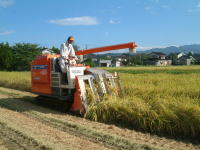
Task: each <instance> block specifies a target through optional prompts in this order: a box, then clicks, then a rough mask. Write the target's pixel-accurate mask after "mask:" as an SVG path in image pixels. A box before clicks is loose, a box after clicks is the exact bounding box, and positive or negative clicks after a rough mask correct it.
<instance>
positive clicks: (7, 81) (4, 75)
mask: <svg viewBox="0 0 200 150" xmlns="http://www.w3.org/2000/svg"><path fill="white" fill-rule="evenodd" d="M0 86H3V87H9V88H13V89H18V90H25V91H30V90H31V73H30V72H5V71H0Z"/></svg>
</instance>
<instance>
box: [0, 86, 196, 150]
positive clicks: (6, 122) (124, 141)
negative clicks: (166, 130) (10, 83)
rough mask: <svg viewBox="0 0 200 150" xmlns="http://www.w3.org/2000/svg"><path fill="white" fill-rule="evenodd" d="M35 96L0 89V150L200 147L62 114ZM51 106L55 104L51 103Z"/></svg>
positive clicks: (187, 149)
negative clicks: (37, 99)
mask: <svg viewBox="0 0 200 150" xmlns="http://www.w3.org/2000/svg"><path fill="white" fill-rule="evenodd" d="M35 98H36V95H34V94H31V93H29V92H23V91H18V90H13V89H8V88H3V87H0V149H1V150H7V149H29V150H30V149H70V150H71V149H74V150H75V149H87V150H88V149H91V150H94V149H95V150H101V149H148V150H149V149H169V150H171V149H174V150H197V149H200V146H199V145H193V144H191V143H189V142H183V141H178V140H175V139H170V138H166V137H159V136H156V135H151V134H148V133H142V132H138V131H135V130H129V129H126V128H120V127H117V126H115V125H108V124H103V123H98V122H93V121H89V120H86V119H84V118H81V117H78V116H75V115H72V114H66V113H62V112H60V111H58V110H57V106H55V107H53V108H52V104H51V105H49V104H48V105H46V104H45V103H43V102H41V100H40V101H36V100H35ZM53 106H54V104H53Z"/></svg>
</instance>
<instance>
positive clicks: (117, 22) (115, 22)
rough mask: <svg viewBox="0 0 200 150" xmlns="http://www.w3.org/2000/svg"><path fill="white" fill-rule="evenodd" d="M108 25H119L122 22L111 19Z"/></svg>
mask: <svg viewBox="0 0 200 150" xmlns="http://www.w3.org/2000/svg"><path fill="white" fill-rule="evenodd" d="M108 23H110V24H119V23H120V21H119V20H113V19H110V20H109V21H108Z"/></svg>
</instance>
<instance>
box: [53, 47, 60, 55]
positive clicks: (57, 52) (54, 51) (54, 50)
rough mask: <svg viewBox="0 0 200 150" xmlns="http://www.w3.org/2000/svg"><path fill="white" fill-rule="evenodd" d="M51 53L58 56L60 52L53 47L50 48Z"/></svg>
mask: <svg viewBox="0 0 200 150" xmlns="http://www.w3.org/2000/svg"><path fill="white" fill-rule="evenodd" d="M51 51H52V52H53V53H56V54H60V50H59V49H58V48H56V47H54V46H53V47H52V48H51Z"/></svg>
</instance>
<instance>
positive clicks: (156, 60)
mask: <svg viewBox="0 0 200 150" xmlns="http://www.w3.org/2000/svg"><path fill="white" fill-rule="evenodd" d="M144 64H145V65H155V66H167V65H171V64H172V60H169V59H166V54H164V53H160V52H152V53H150V54H149V57H148V59H146V60H145V61H144Z"/></svg>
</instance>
